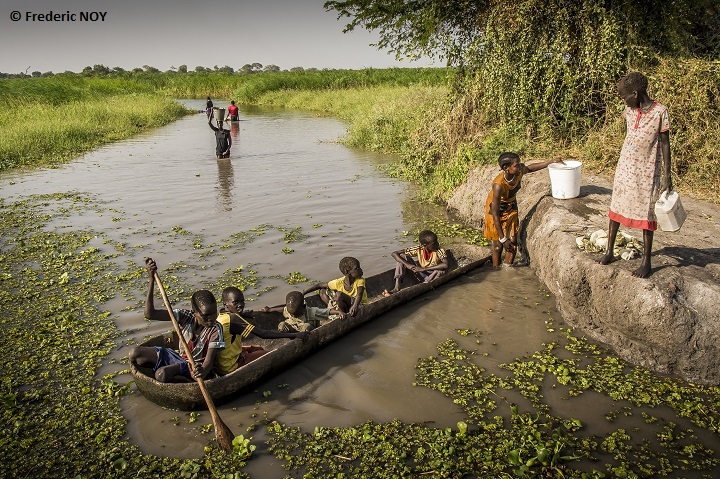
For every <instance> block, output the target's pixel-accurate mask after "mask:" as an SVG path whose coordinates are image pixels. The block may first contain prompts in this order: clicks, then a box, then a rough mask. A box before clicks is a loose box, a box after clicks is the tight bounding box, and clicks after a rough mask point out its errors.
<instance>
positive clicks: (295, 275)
mask: <svg viewBox="0 0 720 479" xmlns="http://www.w3.org/2000/svg"><path fill="white" fill-rule="evenodd" d="M270 277H271V278H276V279H282V280H283V281H285V282H286V283H287V284H291V285H292V284H298V283H306V282H308V281H310V280H309V279H307V278H306V277H305V276H303V274H302V273H300V272H299V271H293V272H292V273H290V274H288V275H287V276H283V275H281V274H276V275H273V276H270Z"/></svg>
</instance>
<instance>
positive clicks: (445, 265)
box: [420, 257, 448, 271]
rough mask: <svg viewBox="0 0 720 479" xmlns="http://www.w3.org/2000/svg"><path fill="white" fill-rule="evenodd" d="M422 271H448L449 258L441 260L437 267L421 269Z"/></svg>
mask: <svg viewBox="0 0 720 479" xmlns="http://www.w3.org/2000/svg"><path fill="white" fill-rule="evenodd" d="M420 269H421V270H422V271H435V270H438V269H441V270H442V269H448V261H447V257H445V258H443V259H441V260H440V262H439V263H438V264H436V265H435V266H428V267H427V268H420Z"/></svg>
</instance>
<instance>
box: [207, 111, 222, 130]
mask: <svg viewBox="0 0 720 479" xmlns="http://www.w3.org/2000/svg"><path fill="white" fill-rule="evenodd" d="M212 121H213V117H212V115H210V116H209V117H208V125H210V128H212V130H213V131H220V129H219V128H218V127H216V126H214V125H213V124H212Z"/></svg>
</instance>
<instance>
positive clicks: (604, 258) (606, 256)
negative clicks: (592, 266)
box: [596, 251, 615, 264]
mask: <svg viewBox="0 0 720 479" xmlns="http://www.w3.org/2000/svg"><path fill="white" fill-rule="evenodd" d="M613 261H615V256H613V254H612V253H611V252H609V251H608V252H607V253H605V254H604V255H603V256H602V257H601V258H600V259H599V260H597V261H596V263H597V264H610V263H612V262H613Z"/></svg>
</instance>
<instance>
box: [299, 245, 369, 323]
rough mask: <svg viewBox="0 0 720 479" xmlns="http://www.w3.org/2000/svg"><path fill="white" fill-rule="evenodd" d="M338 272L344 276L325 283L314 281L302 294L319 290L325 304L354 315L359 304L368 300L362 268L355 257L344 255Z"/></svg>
mask: <svg viewBox="0 0 720 479" xmlns="http://www.w3.org/2000/svg"><path fill="white" fill-rule="evenodd" d="M340 272H341V273H342V274H344V275H345V276H343V277H342V278H338V279H334V280H332V281H329V282H327V283H316V284H314V285H312V286H310V287H309V288H308V289H306V290H305V291H303V296H305V295H306V294H308V293H312V292H313V291H318V290H320V299H322V300H323V302H324V303H325V304H327V305H328V306H330V307H331V308H334V309H337V310H339V311H342V312H343V313H348V314H349V315H350V316H355V315H356V314H357V312H358V309H360V304H367V302H368V297H367V291H365V278H363V270H362V269H361V268H360V262H359V261H358V260H357V259H355V258H353V257H351V256H346V257H345V258H343V259H341V260H340Z"/></svg>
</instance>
